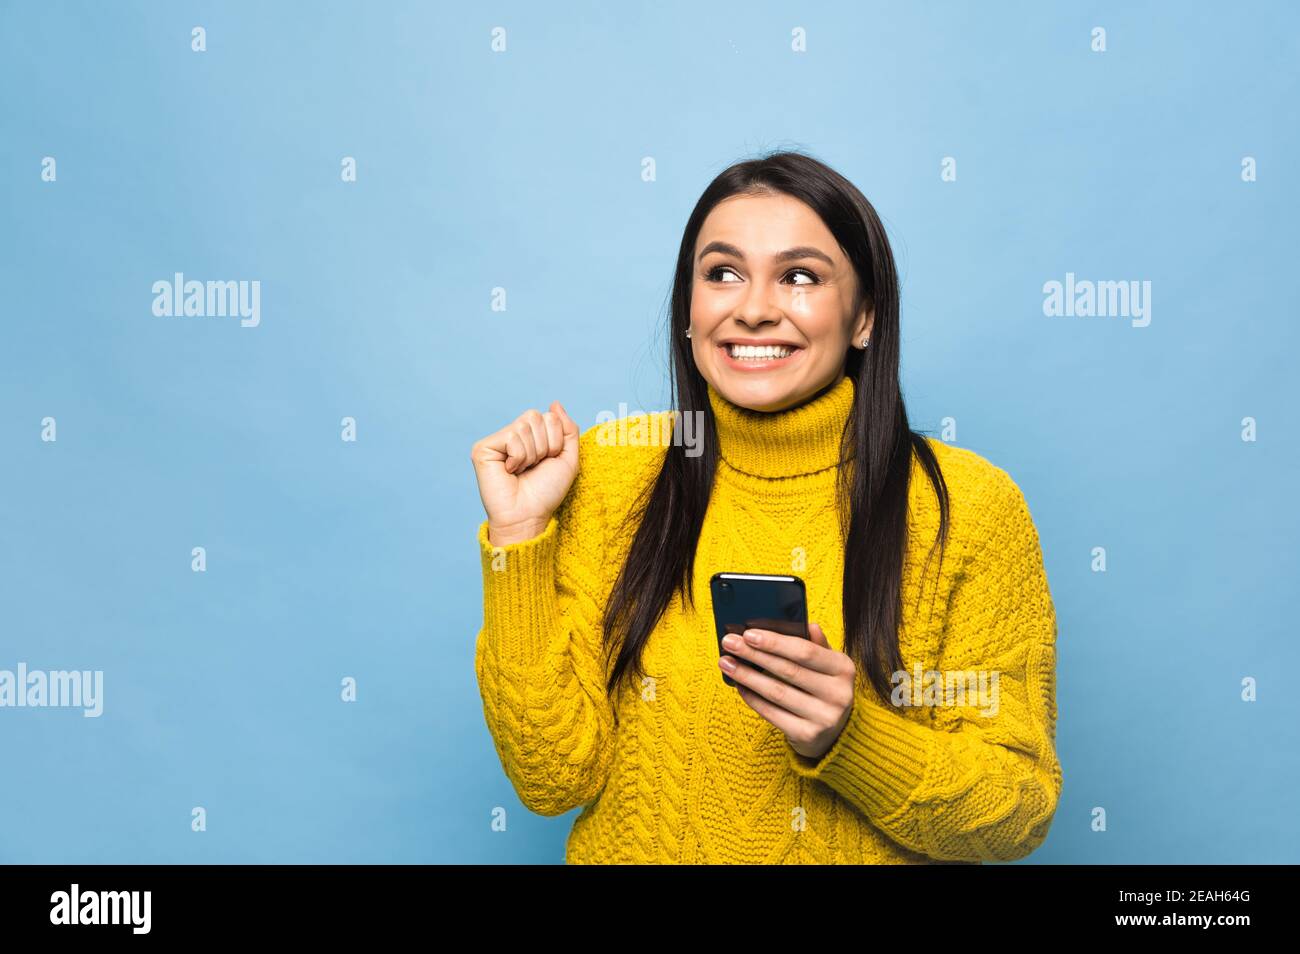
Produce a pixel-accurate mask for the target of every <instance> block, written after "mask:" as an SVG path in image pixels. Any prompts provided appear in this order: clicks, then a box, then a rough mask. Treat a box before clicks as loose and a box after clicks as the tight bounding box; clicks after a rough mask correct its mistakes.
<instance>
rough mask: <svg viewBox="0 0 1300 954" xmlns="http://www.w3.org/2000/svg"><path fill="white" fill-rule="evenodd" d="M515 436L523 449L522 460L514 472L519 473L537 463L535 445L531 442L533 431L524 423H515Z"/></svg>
mask: <svg viewBox="0 0 1300 954" xmlns="http://www.w3.org/2000/svg"><path fill="white" fill-rule="evenodd" d="M515 436H516V437H517V438H519V443H520V445H521V446H522V447H523V449H524V453H523V458H522V460H521V461H520V463H519V467H518V468H517V469H516V471H515V472H516V473H519V472H521V471H525V470H527V469H528V468H529V467H532V466H533V464H535V463H537V445H536V444H535V443H534V442H533V429H532V428H531V427H529V426H528V424H527V422H525V421H516V422H515Z"/></svg>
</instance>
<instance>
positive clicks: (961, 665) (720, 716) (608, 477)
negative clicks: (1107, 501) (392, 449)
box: [475, 377, 1062, 864]
mask: <svg viewBox="0 0 1300 954" xmlns="http://www.w3.org/2000/svg"><path fill="white" fill-rule="evenodd" d="M853 391H854V384H853V381H852V379H850V378H847V377H846V378H842V379H840V381H839V382H838V383H837V384H836V385H835V386H834V387H832V388H831V389H829V390H827V391H825V392H824V393H823V394H821V395H820V396H818V397H816V398H815V399H814V400H813V401H811V402H809V403H807V404H805V405H803V406H802V407H799V408H795V409H792V410H788V411H784V412H780V413H776V414H763V413H759V412H754V411H749V410H746V409H743V408H739V407H736V406H734V405H732V404H730V403H729V402H727V401H726V400H725V399H724V398H722V397H721V396H720V395H719V394H718V393H717V392H716V391H713V390H712V389H710V395H709V396H710V401H711V403H712V406H713V409H714V413H715V415H716V419H717V424H718V440H719V454H720V457H721V460H720V461H719V464H718V473H717V478H716V481H715V485H714V490H713V496H712V498H711V500H710V504H709V510H708V514H707V517H706V519H705V522H704V527H703V530H702V532H701V535H700V542H699V550H698V553H697V557H696V565H695V578H694V597H695V607H694V609H692V608H690V607H689V605H686V604H684V603H683V601H682V600H681V599H680V597H674V599H673V601H672V603H671V604H670V606H669V608H668V610H667V612H666V613H665V614H664V616H663V617H662V618H661V620H660V622H659V625H658V626H657V628H656V629H655V630H654V632H653V633H652V634H651V637H650V639H649V642H648V643H647V645H646V648H645V652H644V655H643V665H644V669H645V673H646V675H645V678H643V679H639V680H634V681H633V682H632V683H631V684H625V685H624V686H622V687H621V688H620V689H619V690H618V692H617V693H616V694H615V696H614V697H613V698H612V699H611V698H609V697H607V695H606V693H605V688H604V685H605V674H604V670H603V668H602V665H601V658H602V655H601V649H602V647H601V639H602V636H601V616H602V613H603V611H604V608H605V606H606V604H607V601H608V597H609V593H610V590H611V588H612V587H613V584H614V579H615V577H616V576H617V574H618V571H619V569H620V567H621V566H622V564H623V561H624V559H625V557H626V555H627V550H628V547H629V546H630V543H631V532H629V531H627V530H624V531H622V532H620V526H619V524H620V522H621V520H622V518H623V516H624V515H626V514H627V513H629V512H630V511H631V510H632V508H633V505H634V502H635V499H636V496H637V493H638V492H639V491H640V490H641V489H642V488H643V487H644V486H646V485H647V484H648V483H651V482H653V480H654V479H655V476H656V475H657V473H658V470H659V465H660V462H661V461H662V459H663V455H664V453H665V450H666V448H665V444H664V441H663V440H662V439H660V440H659V441H658V442H655V440H654V439H653V438H654V436H655V435H666V434H668V433H670V431H671V423H672V414H671V412H667V411H664V412H658V413H656V414H651V415H640V416H633V417H631V418H624V419H621V420H619V421H614V422H606V423H604V424H598V425H596V426H595V427H592V428H590V429H589V430H587V431H585V432H584V433H583V435H582V438H581V445H580V462H579V473H578V476H577V478H576V479H575V481H574V484H573V486H572V487H571V488H570V491H569V494H568V496H567V497H566V498H565V501H564V503H563V504H562V505H561V507H560V509H559V510H557V511H556V513H555V515H554V517H553V518H552V519H551V521H550V523H549V524H548V526H547V527H546V530H545V531H544V532H543V533H542V534H541V535H539V536H537V537H535V538H534V539H532V540H527V541H521V542H518V543H514V544H510V545H508V546H504V547H493V546H492V544H491V543H490V542H489V540H488V533H487V522H486V521H484V522H483V523H482V524H481V525H480V526H479V532H478V545H479V553H480V559H481V561H482V570H483V608H484V624H483V628H482V629H481V630H480V632H479V634H478V641H477V647H476V654H475V666H476V671H477V675H478V682H479V688H480V692H481V695H482V699H483V711H484V715H485V717H486V720H487V726H488V729H489V731H490V733H491V736H492V738H493V740H494V743H495V746H496V750H497V754H498V755H499V756H500V759H501V764H502V766H503V767H504V769H505V773H506V775H507V777H508V778H509V779H510V781H511V783H512V784H513V786H514V789H515V792H516V793H517V794H518V796H519V798H520V800H521V801H522V802H523V804H524V805H525V806H527V807H528V808H529V809H531V810H532V811H534V812H538V813H541V814H543V815H559V814H562V813H564V812H567V811H569V810H570V809H573V808H577V807H579V806H582V808H583V810H582V811H581V813H580V814H579V815H578V816H577V818H576V819H575V821H574V824H573V828H572V830H571V832H570V834H569V837H568V841H567V846H566V861H568V862H569V863H684V864H727V863H740V864H842V863H850V864H859V863H868V864H870V863H886V864H917V863H927V862H953V863H956V862H980V861H995V860H1003V861H1005V860H1013V859H1017V858H1021V857H1024V856H1025V855H1027V854H1029V853H1030V852H1031V851H1033V850H1034V849H1035V848H1036V847H1038V846H1039V845H1040V844H1041V843H1042V841H1043V840H1044V838H1046V836H1047V832H1048V829H1049V827H1050V826H1051V822H1052V817H1053V814H1054V812H1055V810H1056V805H1057V800H1058V798H1059V797H1060V792H1061V785H1062V774H1061V766H1060V763H1059V761H1058V759H1057V755H1056V751H1055V744H1054V743H1055V731H1056V697H1055V675H1056V668H1055V651H1056V616H1055V611H1054V608H1053V604H1052V599H1051V594H1050V592H1049V589H1048V584H1047V578H1046V574H1045V572H1044V569H1043V559H1042V551H1041V547H1040V543H1039V539H1038V534H1037V531H1036V529H1035V526H1034V523H1033V521H1032V519H1031V517H1030V513H1029V509H1028V506H1027V505H1026V502H1025V498H1024V496H1023V495H1022V493H1021V491H1020V489H1019V488H1018V487H1017V485H1016V484H1015V483H1014V482H1013V481H1012V479H1011V478H1010V476H1009V475H1008V474H1007V473H1006V472H1005V471H1003V470H1002V469H1000V468H999V467H997V466H995V465H993V464H991V463H990V462H989V461H987V460H986V459H984V458H983V457H981V456H979V455H978V454H976V453H975V452H973V451H970V450H966V449H963V448H959V447H955V446H952V445H949V444H946V443H944V442H942V441H939V440H935V439H928V440H929V443H930V446H931V447H933V449H934V452H935V454H936V456H937V458H938V460H939V463H940V466H941V468H942V470H943V473H944V477H945V479H946V481H947V484H948V488H949V492H950V495H951V511H950V520H951V523H950V535H949V539H948V546H947V549H946V551H945V554H944V559H943V566H942V572H937V571H938V569H939V560H938V553H937V551H936V553H935V557H934V559H933V560H932V561H931V563H930V566H929V568H928V569H927V570H926V571H925V579H924V581H923V580H922V576H921V572H922V568H923V567H924V564H925V560H926V556H927V553H928V552H929V548H930V546H931V544H932V543H933V542H934V540H935V535H936V533H937V531H938V526H939V509H938V500H937V498H936V497H935V494H934V490H933V488H932V486H931V484H930V481H929V479H928V478H927V477H926V475H925V473H924V471H923V470H922V469H921V466H920V463H919V460H918V459H917V457H916V456H915V454H914V455H913V468H912V478H911V489H910V500H909V521H910V537H909V540H910V542H909V547H908V552H907V558H906V562H905V565H904V572H903V594H902V595H903V620H902V624H901V626H900V629H899V644H900V649H901V651H902V658H903V661H904V663H905V665H906V666H907V669H908V671H909V675H910V676H911V677H912V679H913V683H914V686H913V689H914V692H913V693H908V694H907V696H906V698H903V699H893V698H891V699H890V700H884V701H882V700H880V699H879V698H878V697H877V696H876V695H875V693H874V692H873V691H872V690H871V689H870V688H869V687H868V686H867V685H866V684H865V682H862V681H861V680H860V681H859V685H858V688H857V697H856V701H855V703H854V706H853V709H852V712H851V715H850V718H849V721H848V723H847V724H846V725H845V727H844V729H843V731H842V732H841V733H840V735H839V736H838V738H837V739H836V741H835V743H834V745H833V746H832V747H831V749H830V750H829V751H827V752H826V753H825V754H824V755H823V756H822V757H821V758H820V759H817V760H810V759H805V758H803V757H802V756H800V755H798V754H797V753H796V752H795V751H794V750H793V749H792V748H790V745H789V743H788V742H787V741H786V738H785V736H784V734H783V733H782V732H781V731H780V730H779V729H777V728H776V727H775V726H773V725H772V724H771V723H769V722H767V721H766V720H765V719H763V718H762V717H761V716H759V715H758V713H756V712H755V711H754V710H752V709H751V708H749V706H747V705H746V704H745V703H744V701H743V700H742V699H741V698H740V695H739V693H737V691H736V690H735V689H734V688H731V687H729V686H727V685H726V684H725V683H724V682H723V680H722V673H721V672H720V670H719V669H718V662H717V661H718V645H717V637H716V633H715V630H714V624H713V617H712V601H711V598H710V593H709V578H710V577H711V576H712V575H713V574H714V573H718V572H740V573H773V574H793V575H796V576H799V577H801V578H803V579H804V581H805V584H806V588H807V594H808V603H809V619H810V620H812V621H813V622H817V623H820V624H821V627H822V629H823V631H824V632H825V634H826V638H827V640H828V641H829V643H830V645H831V646H832V648H834V649H836V650H840V649H842V648H843V644H844V634H843V615H842V609H841V598H842V595H841V585H842V580H843V571H844V559H843V544H842V538H841V536H840V530H839V524H838V521H837V517H836V512H835V479H836V472H837V462H838V459H839V447H840V443H839V442H840V434H841V430H842V428H843V425H844V422H845V420H846V418H847V416H848V413H849V410H850V408H851V406H852V402H853ZM923 583H924V587H923ZM928 672H938V673H940V674H942V677H943V678H946V679H948V680H951V679H952V678H953V676H952V675H951V674H953V673H967V674H971V678H972V679H973V678H975V674H983V677H984V679H985V682H984V683H983V685H984V688H985V689H986V690H990V689H992V688H996V693H995V694H992V695H988V696H985V697H982V698H975V697H974V696H967V697H966V698H961V697H958V696H951V697H949V696H945V695H943V694H942V693H940V694H938V695H935V694H934V693H933V692H931V693H930V694H925V693H922V691H921V689H922V687H923V686H925V685H926V684H927V683H926V681H925V679H924V678H921V679H918V678H917V677H918V676H923V674H924V673H928ZM943 685H944V683H943V682H942V681H941V682H940V683H939V686H940V687H942V686H943ZM970 685H972V686H974V685H975V683H974V682H972V683H971V684H970ZM931 688H932V689H933V685H931ZM896 695H897V694H896ZM990 699H992V700H993V701H994V703H995V704H990ZM908 703H910V704H908Z"/></svg>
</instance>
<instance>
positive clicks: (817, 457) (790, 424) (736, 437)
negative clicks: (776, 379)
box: [708, 376, 854, 478]
mask: <svg viewBox="0 0 1300 954" xmlns="http://www.w3.org/2000/svg"><path fill="white" fill-rule="evenodd" d="M708 388H709V403H710V404H711V405H712V407H713V416H714V419H715V420H716V422H717V426H718V445H719V446H718V452H719V454H720V455H721V457H722V459H723V460H725V461H726V462H727V464H729V465H730V466H731V467H732V468H733V469H735V470H738V471H740V472H742V473H745V474H750V475H752V476H754V477H768V478H777V477H797V476H799V475H801V474H815V473H817V472H818V471H822V470H827V469H828V468H831V467H834V466H835V465H836V464H838V463H839V462H840V439H841V437H842V435H843V432H844V423H845V421H847V420H848V417H849V411H850V410H851V409H852V407H853V390H854V385H853V379H852V378H850V377H847V376H845V377H842V378H840V380H839V381H838V382H837V383H836V384H835V385H833V386H832V387H831V388H830V390H828V391H824V392H822V393H821V394H820V395H818V396H817V397H815V398H813V399H812V400H811V401H808V402H807V403H805V404H801V405H799V406H798V407H793V408H790V409H788V410H785V411H774V412H766V411H751V410H749V409H748V408H743V407H739V406H737V405H735V404H732V403H731V402H730V401H728V400H727V399H726V398H724V397H723V396H722V395H721V394H719V393H718V392H717V391H715V390H714V389H713V385H711V384H710V385H709V386H708Z"/></svg>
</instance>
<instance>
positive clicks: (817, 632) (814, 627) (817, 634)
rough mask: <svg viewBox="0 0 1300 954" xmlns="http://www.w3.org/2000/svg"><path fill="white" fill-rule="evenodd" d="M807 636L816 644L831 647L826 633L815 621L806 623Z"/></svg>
mask: <svg viewBox="0 0 1300 954" xmlns="http://www.w3.org/2000/svg"><path fill="white" fill-rule="evenodd" d="M808 638H809V639H811V640H812V641H813V642H814V643H816V644H817V645H818V646H825V647H826V648H827V649H830V648H831V644H830V641H829V640H827V639H826V634H825V633H823V632H822V628H821V626H820V625H819V624H817V623H809V624H808Z"/></svg>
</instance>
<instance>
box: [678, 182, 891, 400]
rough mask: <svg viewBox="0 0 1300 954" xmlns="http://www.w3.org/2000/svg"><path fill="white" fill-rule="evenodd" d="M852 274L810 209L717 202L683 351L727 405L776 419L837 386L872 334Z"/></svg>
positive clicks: (792, 203)
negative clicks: (857, 305) (853, 352)
mask: <svg viewBox="0 0 1300 954" xmlns="http://www.w3.org/2000/svg"><path fill="white" fill-rule="evenodd" d="M857 291H858V279H857V273H856V272H854V270H853V266H852V264H851V263H850V262H849V260H848V258H847V257H846V256H845V255H844V253H843V251H841V250H840V247H839V243H838V242H836V241H835V237H834V236H833V235H831V232H830V229H828V228H827V227H826V224H825V223H824V222H823V221H822V220H821V218H820V217H819V216H818V215H817V213H816V212H814V211H813V210H812V209H811V208H809V207H808V206H807V205H805V204H804V203H803V202H801V201H800V200H798V199H796V198H794V197H793V196H788V195H784V194H780V193H777V194H762V195H735V196H731V197H730V198H727V199H724V200H723V201H722V202H719V203H718V204H717V205H716V206H715V207H714V208H713V210H712V211H711V212H710V213H709V214H708V216H707V217H706V218H705V220H704V224H703V226H702V227H701V228H700V234H699V236H698V237H697V238H696V242H695V259H694V272H693V277H692V280H691V349H692V351H693V353H694V355H695V365H696V367H698V368H699V369H700V373H701V374H703V375H704V379H705V380H706V381H708V382H709V384H711V385H713V387H714V389H715V390H717V391H718V393H719V394H721V395H722V396H723V397H724V398H726V399H727V400H728V401H730V402H731V403H732V404H736V405H738V406H740V407H746V408H749V409H751V410H754V411H783V410H785V409H787V408H791V407H794V406H796V405H798V404H802V403H803V402H805V401H807V400H808V399H809V398H811V397H812V396H813V395H815V394H816V393H817V392H818V391H821V390H822V389H823V388H826V387H827V386H829V385H830V384H833V383H834V382H836V381H838V380H839V379H840V377H841V376H842V375H843V373H844V362H845V359H846V357H847V355H848V350H849V348H850V347H851V346H854V345H857V346H861V344H862V339H863V338H864V337H866V336H867V335H869V334H870V333H871V325H872V320H873V317H874V316H873V314H872V312H871V311H870V309H869V308H868V307H867V306H865V305H864V306H863V307H862V308H861V309H860V310H859V311H858V312H857V313H856V314H855V313H854V309H853V305H854V299H855V297H856V295H857Z"/></svg>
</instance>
